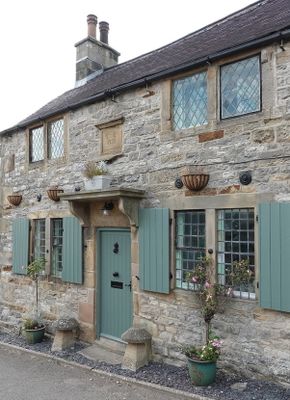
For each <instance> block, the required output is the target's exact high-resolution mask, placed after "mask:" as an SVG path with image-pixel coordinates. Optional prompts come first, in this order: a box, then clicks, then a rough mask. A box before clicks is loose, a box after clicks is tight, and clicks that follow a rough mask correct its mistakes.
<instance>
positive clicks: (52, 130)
mask: <svg viewBox="0 0 290 400" xmlns="http://www.w3.org/2000/svg"><path fill="white" fill-rule="evenodd" d="M47 138H48V158H59V157H62V156H63V154H64V131H63V119H62V118H61V119H58V120H56V121H52V122H49V123H48V124H47Z"/></svg>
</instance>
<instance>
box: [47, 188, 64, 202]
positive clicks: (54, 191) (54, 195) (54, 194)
mask: <svg viewBox="0 0 290 400" xmlns="http://www.w3.org/2000/svg"><path fill="white" fill-rule="evenodd" d="M60 193H63V189H58V188H56V187H55V188H49V189H47V195H48V197H49V198H50V200H53V201H59V194H60Z"/></svg>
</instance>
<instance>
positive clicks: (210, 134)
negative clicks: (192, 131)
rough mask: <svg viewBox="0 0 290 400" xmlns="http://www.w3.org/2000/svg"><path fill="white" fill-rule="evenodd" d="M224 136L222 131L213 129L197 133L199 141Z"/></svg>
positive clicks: (207, 140)
mask: <svg viewBox="0 0 290 400" xmlns="http://www.w3.org/2000/svg"><path fill="white" fill-rule="evenodd" d="M223 137H224V131H214V132H206V133H200V134H199V135H198V141H199V143H203V142H209V141H210V140H216V139H221V138H223Z"/></svg>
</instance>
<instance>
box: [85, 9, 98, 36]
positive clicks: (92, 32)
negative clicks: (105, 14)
mask: <svg viewBox="0 0 290 400" xmlns="http://www.w3.org/2000/svg"><path fill="white" fill-rule="evenodd" d="M87 23H88V36H90V37H92V38H94V39H96V38H97V36H96V30H97V23H98V18H97V17H96V16H95V15H94V14H89V15H88V16H87Z"/></svg>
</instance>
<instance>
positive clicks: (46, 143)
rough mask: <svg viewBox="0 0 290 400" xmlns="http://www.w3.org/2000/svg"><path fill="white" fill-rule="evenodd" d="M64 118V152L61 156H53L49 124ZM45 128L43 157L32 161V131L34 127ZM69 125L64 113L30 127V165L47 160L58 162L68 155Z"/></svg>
mask: <svg viewBox="0 0 290 400" xmlns="http://www.w3.org/2000/svg"><path fill="white" fill-rule="evenodd" d="M59 120H63V154H62V155H61V156H60V157H51V151H50V149H49V146H50V141H49V137H48V135H49V129H48V126H49V125H50V124H53V123H54V122H56V121H59ZM41 127H42V128H43V159H41V160H36V161H32V141H31V138H32V131H33V130H34V129H38V128H41ZM66 132H67V127H66V118H65V116H64V115H60V116H57V117H54V118H50V119H48V120H46V121H44V122H43V123H42V124H37V125H33V126H31V127H29V128H28V139H27V140H28V164H29V166H33V165H39V164H43V163H46V162H57V161H59V160H63V159H64V158H65V157H66V141H67V133H66Z"/></svg>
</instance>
